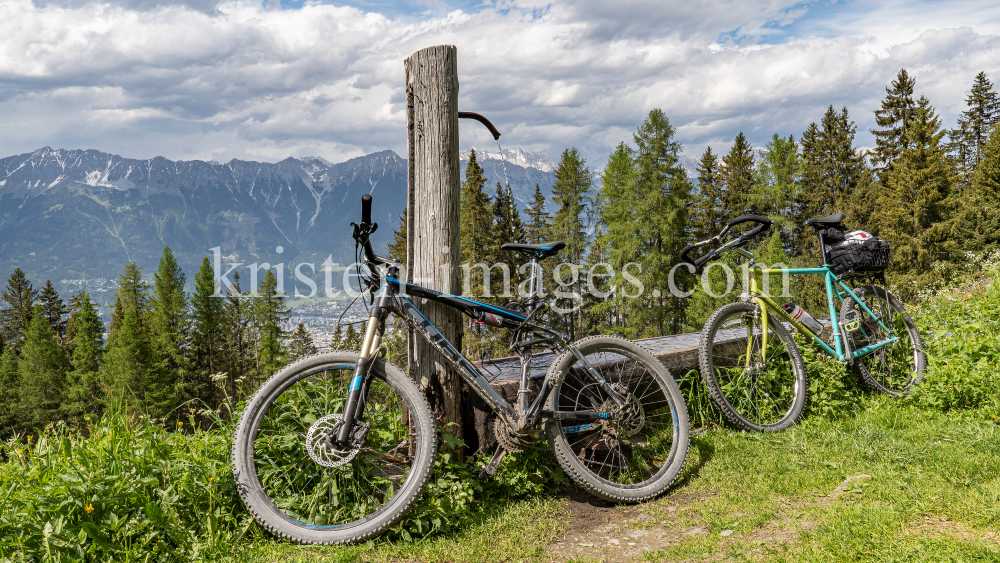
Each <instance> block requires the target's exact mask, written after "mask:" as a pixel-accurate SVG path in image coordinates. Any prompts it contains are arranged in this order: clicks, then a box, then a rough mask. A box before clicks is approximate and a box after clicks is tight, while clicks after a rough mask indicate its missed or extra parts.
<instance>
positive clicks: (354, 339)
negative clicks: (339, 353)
mask: <svg viewBox="0 0 1000 563" xmlns="http://www.w3.org/2000/svg"><path fill="white" fill-rule="evenodd" d="M341 348H342V349H344V350H358V349H360V348H361V337H360V336H359V335H358V331H356V330H354V323H351V324H349V325H347V330H345V331H344V340H343V344H342V345H341Z"/></svg>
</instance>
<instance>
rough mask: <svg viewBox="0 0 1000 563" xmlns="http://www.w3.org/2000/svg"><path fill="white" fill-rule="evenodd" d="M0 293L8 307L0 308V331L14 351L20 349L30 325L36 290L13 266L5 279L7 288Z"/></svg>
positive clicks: (21, 272)
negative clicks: (12, 270)
mask: <svg viewBox="0 0 1000 563" xmlns="http://www.w3.org/2000/svg"><path fill="white" fill-rule="evenodd" d="M0 295H2V297H3V300H4V301H6V302H7V305H8V308H6V309H2V310H0V332H2V333H3V341H4V343H6V345H7V346H10V347H11V348H13V349H14V352H15V353H16V352H18V351H20V350H21V342H22V341H23V340H24V337H25V335H26V334H28V327H29V326H31V313H32V308H33V307H34V303H35V299H36V298H37V297H38V292H37V291H35V289H34V288H32V287H31V282H30V281H28V278H27V277H26V276H25V275H24V272H23V271H21V268H15V269H14V273H12V274H11V275H10V277H9V278H8V279H7V289H6V290H4V291H3V292H2V294H0Z"/></svg>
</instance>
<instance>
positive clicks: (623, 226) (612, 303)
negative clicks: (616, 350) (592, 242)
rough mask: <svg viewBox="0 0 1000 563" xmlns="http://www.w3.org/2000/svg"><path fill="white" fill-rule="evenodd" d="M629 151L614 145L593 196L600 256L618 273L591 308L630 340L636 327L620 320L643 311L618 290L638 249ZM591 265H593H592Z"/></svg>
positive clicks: (634, 183) (634, 301)
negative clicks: (599, 229)
mask: <svg viewBox="0 0 1000 563" xmlns="http://www.w3.org/2000/svg"><path fill="white" fill-rule="evenodd" d="M633 156H634V153H633V151H632V149H631V148H630V147H629V146H628V145H627V144H625V143H624V142H621V143H618V146H616V147H615V150H614V152H612V153H611V155H610V156H609V157H608V163H607V165H606V166H605V167H604V170H603V171H602V172H601V189H600V191H599V192H598V194H597V199H598V200H599V202H600V203H599V204H598V207H599V209H600V212H601V223H602V225H603V226H604V232H603V233H602V234H601V237H600V239H599V243H600V246H601V249H602V251H603V252H602V254H603V255H604V256H605V257H606V258H605V259H606V260H607V261H608V262H609V263H610V264H611V266H612V268H613V269H614V271H615V272H618V273H619V274H617V275H616V276H615V277H614V278H613V279H612V280H610V282H609V285H610V286H611V287H612V288H617V290H613V291H612V294H611V295H610V296H609V299H607V300H605V301H604V302H603V303H599V304H597V305H595V306H594V311H596V312H597V314H604V315H607V316H608V318H609V321H610V322H611V323H612V324H613V325H615V326H616V327H617V328H618V331H619V332H622V333H624V334H627V335H629V336H630V337H634V336H635V335H636V334H638V328H637V326H638V325H634V324H630V325H628V326H624V325H623V324H622V320H623V319H626V318H632V316H631V315H630V314H629V312H630V311H631V310H632V309H639V308H645V305H644V304H640V302H639V301H638V300H636V299H634V298H627V297H626V296H625V295H624V293H623V291H622V290H621V288H622V285H623V283H624V279H622V276H621V274H620V272H621V271H622V269H623V268H624V266H625V265H626V264H628V263H631V262H635V261H636V260H637V259H638V258H639V252H641V249H640V248H639V247H638V246H637V245H636V244H635V237H636V236H637V235H638V233H639V224H638V221H637V220H633V217H634V216H635V213H636V212H637V211H638V209H637V207H636V198H637V197H638V191H637V189H636V182H635V179H636V178H635V175H636V170H635V160H634V158H633ZM592 263H593V262H592Z"/></svg>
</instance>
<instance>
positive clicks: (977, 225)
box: [966, 127, 1000, 250]
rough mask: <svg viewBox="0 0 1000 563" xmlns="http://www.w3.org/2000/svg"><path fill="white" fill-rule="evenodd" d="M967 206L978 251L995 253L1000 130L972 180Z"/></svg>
mask: <svg viewBox="0 0 1000 563" xmlns="http://www.w3.org/2000/svg"><path fill="white" fill-rule="evenodd" d="M972 192H973V193H972V198H970V199H971V201H970V202H969V204H967V206H966V207H967V216H968V217H970V220H969V221H968V224H969V225H970V226H972V227H973V229H974V237H975V238H976V239H977V243H978V244H977V245H976V246H977V247H978V248H976V249H977V250H978V249H987V250H994V249H995V248H996V247H997V244H998V243H1000V127H994V128H993V132H992V133H991V134H990V138H989V141H988V142H987V143H986V146H985V147H984V148H983V155H982V160H981V161H980V162H979V166H978V167H977V168H976V173H975V175H973V177H972Z"/></svg>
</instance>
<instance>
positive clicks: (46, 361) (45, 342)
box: [18, 305, 68, 429]
mask: <svg viewBox="0 0 1000 563" xmlns="http://www.w3.org/2000/svg"><path fill="white" fill-rule="evenodd" d="M67 367H68V366H67V364H66V357H65V356H64V355H63V351H62V350H61V349H60V348H59V345H58V344H57V343H56V339H55V335H53V333H52V327H51V326H49V322H48V320H47V319H46V318H45V311H44V310H43V309H42V306H41V305H35V307H34V310H33V311H32V315H31V325H30V326H29V328H28V334H27V335H26V336H25V339H24V345H23V347H22V349H21V355H20V357H19V359H18V372H19V374H20V393H19V395H20V411H21V417H22V419H21V420H22V422H23V424H24V425H25V426H27V427H29V428H36V429H41V428H42V427H44V426H45V425H46V424H49V423H50V422H55V421H57V420H59V419H60V418H61V416H60V415H61V414H62V406H63V394H64V392H65V390H66V369H67Z"/></svg>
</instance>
